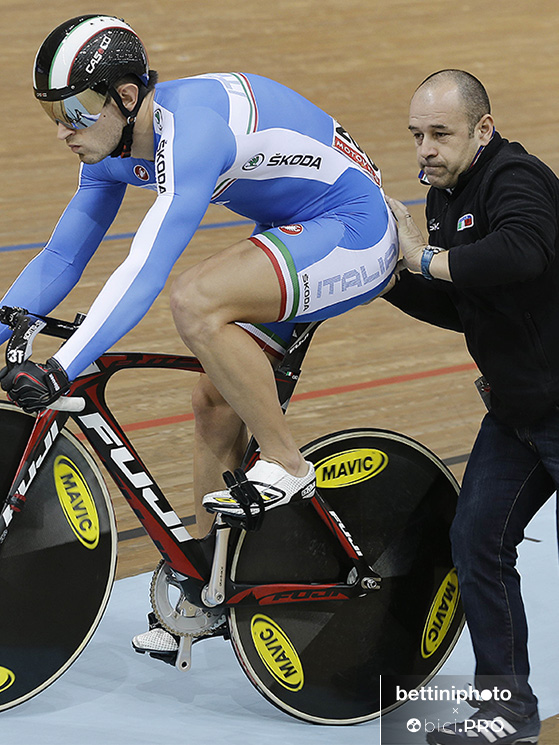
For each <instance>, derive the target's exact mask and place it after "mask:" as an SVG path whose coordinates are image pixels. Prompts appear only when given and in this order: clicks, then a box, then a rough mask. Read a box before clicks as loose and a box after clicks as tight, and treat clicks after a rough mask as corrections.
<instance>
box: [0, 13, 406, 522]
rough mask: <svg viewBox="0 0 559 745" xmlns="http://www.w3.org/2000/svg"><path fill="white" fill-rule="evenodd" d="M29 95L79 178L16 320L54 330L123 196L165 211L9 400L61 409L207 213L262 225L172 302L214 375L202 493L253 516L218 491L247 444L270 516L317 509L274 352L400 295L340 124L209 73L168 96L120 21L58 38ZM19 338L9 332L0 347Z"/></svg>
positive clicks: (390, 247)
mask: <svg viewBox="0 0 559 745" xmlns="http://www.w3.org/2000/svg"><path fill="white" fill-rule="evenodd" d="M34 90H35V96H36V98H37V100H38V101H39V102H40V103H41V105H42V107H43V109H44V110H45V112H46V113H47V114H48V115H49V117H50V118H51V119H52V121H53V122H54V123H55V124H56V128H57V130H56V131H57V136H58V139H59V140H60V141H61V142H63V143H65V144H66V145H67V146H68V147H69V148H70V150H71V151H72V152H73V153H75V154H76V155H77V156H78V159H79V160H80V162H81V164H80V173H79V185H78V189H77V192H76V193H75V195H74V196H73V198H72V200H71V201H70V203H69V205H68V206H67V208H66V210H65V211H64V213H63V215H62V217H61V219H60V221H59V222H58V224H57V225H56V228H55V230H54V232H53V234H52V236H51V238H50V240H49V242H48V243H47V245H46V246H45V248H44V249H43V250H42V251H41V252H40V253H39V254H38V256H36V257H35V258H34V260H33V261H32V262H31V263H30V264H29V265H28V266H27V267H26V268H25V269H24V270H23V272H22V273H21V274H20V276H19V277H18V278H17V279H16V281H15V283H14V284H13V285H12V287H11V288H10V290H9V291H8V292H7V294H6V295H5V297H4V299H3V302H4V303H6V304H9V305H16V306H17V305H21V306H24V307H25V308H28V309H29V310H30V311H31V312H35V313H39V314H46V313H49V312H50V311H51V310H52V309H53V308H54V307H55V306H56V305H57V304H58V303H60V301H61V300H62V299H63V298H64V297H65V296H66V295H67V294H68V292H69V291H70V290H71V289H72V287H74V285H75V284H76V283H77V282H78V280H79V278H80V275H81V273H82V272H83V270H84V268H85V266H86V264H87V262H88V261H89V260H90V258H91V257H92V255H93V253H94V252H95V250H96V249H97V248H98V246H99V244H100V242H101V241H102V239H103V236H104V235H105V233H106V231H107V230H108V228H109V227H110V225H111V223H112V221H113V220H114V218H115V216H116V214H117V212H118V210H119V208H120V205H121V202H122V199H123V196H124V192H125V190H126V187H127V185H133V186H138V187H142V188H151V189H153V190H154V191H155V192H156V199H155V201H154V203H153V206H152V207H151V208H150V210H149V211H148V212H147V214H146V216H145V218H144V220H143V222H142V224H141V225H140V227H139V229H138V231H137V233H136V236H135V237H134V240H133V241H132V245H131V248H130V253H129V255H128V257H127V258H126V259H125V261H124V262H123V263H122V264H121V265H120V266H119V267H118V268H117V269H116V271H115V272H114V273H113V274H112V275H111V276H110V277H109V278H108V280H107V281H106V283H105V285H104V287H103V288H102V289H101V291H100V293H99V295H98V296H97V298H96V300H95V301H94V303H93V304H92V306H91V308H90V310H89V313H88V315H87V318H86V319H85V321H84V322H83V323H82V325H81V326H80V327H79V329H78V330H77V331H76V332H75V333H74V335H73V336H72V338H71V339H70V340H68V341H67V342H66V343H65V344H64V345H63V346H62V347H61V348H60V349H59V350H58V351H57V352H56V354H54V356H53V357H51V358H50V359H49V360H48V361H47V362H46V363H45V364H36V363H34V362H32V361H30V360H28V361H27V362H25V363H23V364H21V365H19V366H17V367H16V368H14V369H13V370H12V371H10V372H9V373H7V372H6V371H3V373H2V375H3V378H2V386H3V388H4V389H5V390H7V391H8V394H9V396H10V398H11V399H13V400H14V401H15V402H16V403H18V404H19V405H21V406H22V407H23V408H24V409H26V410H28V411H36V410H40V409H42V408H44V407H45V405H47V404H48V403H50V402H52V401H53V400H54V399H56V398H57V397H58V396H60V395H62V394H64V393H65V392H66V391H67V390H68V387H69V382H70V381H71V380H73V379H74V378H75V377H76V376H78V375H80V373H82V372H83V371H84V370H85V369H86V368H87V366H88V365H89V364H90V363H92V362H93V361H94V360H95V359H96V358H97V357H98V356H99V355H100V354H102V353H103V352H105V351H106V350H107V349H108V348H109V347H111V346H112V345H114V344H115V342H117V341H118V340H119V339H120V338H121V337H123V336H124V335H125V334H126V333H127V332H128V331H129V330H130V329H131V328H132V327H133V326H135V325H136V324H137V323H138V322H139V321H140V320H141V318H142V317H143V316H144V314H145V313H146V312H147V310H148V309H149V307H150V306H151V304H152V303H153V301H154V300H155V298H156V297H157V295H158V294H159V293H160V292H161V290H162V289H163V287H164V285H165V282H166V280H167V278H168V275H169V273H170V271H171V269H172V267H173V265H174V263H175V262H176V260H177V259H178V257H179V256H180V255H181V253H182V252H183V250H184V249H185V247H186V246H187V245H188V243H189V241H190V239H191V238H192V236H193V235H194V232H195V231H196V229H197V227H198V225H199V223H200V221H201V219H202V217H203V216H204V213H205V211H206V209H207V207H208V205H209V204H221V205H226V206H227V207H228V208H229V209H230V210H232V211H233V212H236V213H237V214H240V215H243V216H244V217H248V218H250V219H252V220H254V222H255V223H256V227H255V229H254V232H253V234H252V236H251V237H250V238H249V239H247V240H243V241H241V242H240V243H237V244H235V245H233V246H230V247H229V248H227V249H225V250H223V251H220V252H218V253H216V254H215V255H213V256H212V257H210V258H208V259H206V260H205V261H203V262H201V263H200V264H198V265H197V266H195V267H194V268H193V269H189V270H188V271H186V272H184V273H183V274H182V275H181V276H180V277H179V278H178V279H177V280H176V281H175V282H174V284H173V287H172V290H171V308H172V313H173V318H174V321H175V324H176V326H177V329H178V331H179V334H180V336H181V337H182V339H183V340H184V342H185V343H186V344H187V345H188V347H189V348H190V349H191V350H192V352H193V353H194V354H195V355H196V356H197V357H199V359H200V361H201V363H202V365H203V367H204V370H205V371H206V373H207V376H202V378H201V381H200V383H199V386H198V389H197V391H196V392H195V396H194V402H193V406H194V411H195V415H196V435H195V437H196V445H195V480H196V487H195V490H196V492H197V493H198V495H199V496H201V495H203V494H204V493H206V492H211V493H209V494H207V495H206V497H205V499H204V505H205V507H206V509H208V510H209V511H217V510H218V509H219V511H221V512H224V513H229V514H232V515H235V514H242V513H241V512H240V507H239V505H238V503H237V502H236V501H235V500H234V499H233V498H232V497H231V496H230V494H229V493H228V492H227V491H225V490H223V486H221V490H220V489H219V477H220V474H221V473H222V472H223V470H227V469H229V468H231V467H232V466H233V467H235V466H237V465H238V461H239V453H240V452H241V448H242V443H243V442H244V439H245V428H246V427H248V429H249V430H250V431H251V432H252V433H253V434H254V436H255V437H256V439H257V441H258V442H259V445H260V448H261V459H260V461H259V462H258V463H257V464H256V465H255V466H254V467H253V468H252V469H251V470H250V471H249V473H248V477H249V479H250V480H251V481H254V482H257V484H258V489H259V491H260V492H262V494H263V499H264V504H265V506H267V507H274V506H277V505H278V504H284V503H286V502H288V501H290V500H292V499H301V498H307V497H311V496H312V495H313V493H314V484H315V476H314V470H313V467H312V465H311V464H310V463H307V462H305V461H304V460H303V458H302V456H301V454H300V452H299V450H298V448H297V446H296V445H295V442H294V439H293V437H292V435H291V433H290V431H289V429H288V427H287V425H286V422H285V418H284V416H283V414H282V411H281V408H280V406H279V404H278V401H277V395H276V391H275V384H274V377H273V371H272V367H271V365H270V363H269V360H268V359H267V357H266V354H265V353H264V351H266V353H267V354H268V355H269V356H271V357H273V356H281V353H282V350H283V349H284V347H285V344H286V341H287V340H288V339H289V336H290V333H291V329H292V325H293V323H294V322H296V321H307V320H309V321H310V320H313V319H323V318H328V317H331V316H335V315H337V314H340V313H342V312H344V311H346V310H349V309H350V308H352V307H354V306H356V305H359V304H361V303H363V302H366V301H368V300H370V299H372V298H373V297H375V296H377V295H379V294H380V293H381V292H382V291H384V290H385V289H386V288H387V287H388V286H389V283H390V282H391V280H392V277H393V270H394V267H395V264H396V261H397V232H396V229H395V225H394V220H393V217H392V215H391V213H390V211H389V209H388V208H387V206H386V203H385V199H384V195H383V192H382V188H381V180H380V174H379V171H378V169H377V167H376V166H375V164H374V163H373V162H372V161H371V160H370V159H369V157H368V156H367V155H366V154H365V153H364V152H363V151H362V150H361V149H360V148H359V147H358V145H357V144H356V143H355V141H354V140H353V139H352V138H351V136H350V135H349V134H348V133H347V132H346V130H345V129H343V127H341V126H340V125H339V124H338V123H337V122H336V121H335V120H334V119H332V117H330V116H328V115H327V114H326V113H324V112H323V111H321V110H320V109H319V108H317V107H316V106H314V105H313V104H312V103H310V102H309V101H307V100H305V99H304V98H302V97H301V96H300V95H298V94H297V93H295V92H294V91H292V90H289V89H288V88H286V87H284V86H282V85H280V84H279V83H276V82H273V81H271V80H268V79H265V78H262V77H259V76H257V75H252V74H250V75H245V74H240V73H215V74H207V75H200V76H197V77H192V78H186V79H181V80H174V81H169V82H164V83H157V73H155V71H153V70H150V69H149V66H148V59H147V54H146V51H145V49H144V46H143V44H142V42H141V41H140V39H139V38H138V36H137V35H136V33H135V32H134V31H133V30H132V28H130V26H129V25H128V24H126V23H125V22H124V21H122V20H120V19H118V18H115V17H111V16H104V15H84V16H80V17H77V18H73V19H71V20H69V21H66V22H65V23H62V24H61V25H60V26H58V27H57V28H56V29H54V31H52V32H51V33H50V34H49V36H48V37H47V38H46V39H45V41H44V42H43V44H42V45H41V47H40V49H39V51H38V53H37V57H36V59H35V67H34ZM262 324H264V325H262ZM8 335H9V331H8V329H6V328H3V329H2V333H1V335H0V342H3V341H5V340H6V339H7V338H8ZM263 350H264V351H263ZM197 512H198V514H200V512H201V509H200V508H198V510H197Z"/></svg>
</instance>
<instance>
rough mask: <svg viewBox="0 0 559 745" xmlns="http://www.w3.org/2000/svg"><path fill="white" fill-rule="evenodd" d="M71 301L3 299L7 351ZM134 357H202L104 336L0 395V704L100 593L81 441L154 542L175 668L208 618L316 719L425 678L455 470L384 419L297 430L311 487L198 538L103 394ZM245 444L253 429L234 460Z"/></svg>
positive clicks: (270, 695) (441, 639) (33, 679)
mask: <svg viewBox="0 0 559 745" xmlns="http://www.w3.org/2000/svg"><path fill="white" fill-rule="evenodd" d="M81 320H83V317H77V318H76V321H75V322H73V323H68V322H65V321H61V320H58V319H55V318H51V317H42V316H37V315H32V314H29V313H27V312H26V311H24V310H21V309H17V308H16V309H14V308H6V307H4V308H2V309H1V310H0V321H2V322H3V323H5V324H7V325H9V326H11V328H12V329H14V331H13V334H12V337H11V340H10V341H9V342H8V346H7V351H6V359H7V364H8V365H14V364H18V363H21V362H22V361H23V360H24V359H27V358H28V357H29V356H30V355H31V350H32V342H33V339H34V338H35V337H36V335H37V334H38V333H39V332H42V333H45V334H48V335H51V336H56V337H59V338H62V339H66V338H68V337H69V336H70V335H71V334H72V333H73V332H74V331H75V329H76V328H77V327H78V325H79V323H80V321H81ZM317 326H318V324H317V323H314V324H307V325H298V326H297V327H296V328H295V331H294V335H293V339H292V342H291V345H290V347H289V349H288V351H287V352H286V354H285V357H284V359H283V362H282V363H281V364H280V365H279V367H278V368H277V369H276V371H275V375H276V382H277V388H278V396H279V398H280V401H281V403H282V406H283V407H284V409H285V408H286V407H287V404H288V402H289V399H290V398H291V396H292V394H293V390H294V388H295V385H296V382H297V380H298V378H299V375H300V370H301V364H302V361H303V358H304V356H305V353H306V351H307V349H308V347H309V344H310V341H311V338H312V336H313V333H314V331H315V330H316V327H317ZM140 368H157V369H169V370H184V371H189V372H195V373H200V372H202V367H201V365H200V363H199V361H198V360H197V359H195V358H194V357H189V356H174V355H163V354H142V353H107V354H104V355H102V356H101V357H100V358H99V359H98V360H97V361H96V362H95V364H94V365H92V366H90V367H89V368H88V369H87V370H86V371H84V373H82V375H81V376H79V377H78V378H77V379H76V380H75V381H74V382H73V383H72V385H71V388H70V391H69V393H68V396H67V397H63V398H61V399H59V401H58V402H55V405H56V406H57V408H54V406H55V405H53V408H49V409H45V410H44V411H42V412H40V413H39V414H38V415H37V416H31V415H29V414H26V413H24V412H23V411H22V410H21V409H19V408H17V407H16V406H14V405H12V404H10V403H7V402H6V403H1V404H0V442H1V448H0V465H1V468H0V482H1V483H0V489H1V493H2V494H3V495H4V497H3V498H2V503H3V507H2V511H1V513H0V600H1V613H0V710H4V709H8V708H10V707H13V706H15V705H17V704H20V703H22V702H24V701H27V700H28V699H30V698H31V697H32V696H34V695H36V694H38V693H40V692H41V691H42V690H44V689H45V688H46V687H47V686H48V685H49V684H51V683H53V682H54V681H55V680H56V679H57V678H58V677H59V676H60V675H62V674H63V673H64V672H65V670H66V669H67V668H68V667H69V666H70V665H71V664H72V663H73V662H74V661H75V659H76V658H77V657H78V655H79V654H80V652H81V651H82V650H83V649H84V647H85V645H86V644H87V642H88V641H89V639H90V638H91V636H92V635H93V633H94V631H95V629H96V627H97V625H98V623H99V621H100V619H101V617H102V615H103V612H104V610H105V607H106V605H107V602H108V600H109V595H110V590H111V587H112V584H113V581H114V574H115V565H116V548H117V545H116V544H117V540H116V535H117V534H116V528H115V520H114V517H113V510H112V505H111V501H110V497H109V493H108V490H107V487H106V485H105V483H104V481H103V477H102V474H101V472H100V470H99V467H98V465H97V463H96V459H99V460H100V461H101V462H102V464H103V465H104V467H105V469H106V470H107V471H108V473H109V474H110V475H111V477H112V478H113V479H114V481H115V483H116V484H117V486H118V487H119V489H120V491H121V492H122V494H123V495H124V497H125V498H126V500H127V501H128V503H129V504H130V506H131V508H132V509H133V511H134V513H135V515H136V517H137V518H138V519H139V521H140V523H141V524H142V525H143V527H144V528H145V530H146V532H147V533H148V535H149V536H150V537H151V539H152V541H153V543H154V544H155V546H156V547H157V548H158V550H159V552H160V553H161V557H162V558H161V561H160V563H159V565H158V566H157V568H156V570H155V572H154V574H153V577H152V580H151V586H150V596H151V603H152V606H153V612H154V614H155V616H156V617H157V619H158V621H159V622H160V623H161V624H162V625H163V626H164V627H165V628H166V629H168V630H169V631H171V632H172V633H173V634H175V635H177V636H178V637H179V639H180V643H179V650H178V653H177V658H176V662H175V665H176V667H177V668H178V669H179V670H182V671H186V670H189V669H190V667H191V647H192V644H193V642H197V641H200V640H203V639H205V638H208V637H212V636H223V637H224V638H225V639H228V640H230V642H231V644H232V646H233V649H234V651H235V654H236V656H237V659H238V661H239V663H240V666H241V668H242V669H243V671H244V672H245V673H246V675H247V676H248V678H249V680H250V681H251V682H252V683H253V685H254V686H255V687H256V688H257V690H258V691H259V692H260V693H261V694H262V695H263V696H265V698H266V699H268V701H270V702H271V703H272V704H274V705H276V706H277V707H279V708H280V709H281V710H283V711H284V712H286V713H288V714H290V715H292V716H294V717H297V718H300V719H303V720H306V721H309V722H313V723H317V724H354V723H358V722H364V721H367V720H370V719H374V718H375V717H377V716H379V715H380V714H382V713H386V712H389V711H390V710H392V709H393V708H395V707H396V706H398V705H399V703H400V702H399V701H398V698H397V696H396V687H397V686H398V685H400V686H402V687H406V688H407V689H411V688H418V687H420V686H421V685H423V684H424V683H426V682H427V681H428V680H429V679H430V678H431V677H432V676H433V675H434V674H435V673H436V672H437V670H438V669H439V668H440V667H441V665H442V664H443V662H444V661H445V659H446V658H447V656H448V655H449V653H450V651H451V650H452V647H453V646H454V644H455V642H456V640H457V638H458V636H459V634H460V632H461V629H462V626H463V623H464V618H463V612H462V608H461V605H460V597H459V589H458V584H457V581H456V572H455V570H454V568H453V565H452V560H451V554H450V545H449V538H448V531H449V526H450V523H451V521H452V518H453V515H454V511H455V506H456V499H457V492H458V486H457V483H456V481H455V479H454V478H453V476H452V474H451V473H450V471H449V470H448V469H447V468H446V466H445V465H444V464H443V463H442V462H441V461H440V460H439V459H438V458H437V457H436V456H435V455H434V454H433V453H432V452H430V451H429V450H428V449H427V448H425V447H424V446H423V445H421V444H419V443H417V442H415V441H414V440H412V439H410V438H409V437H407V436H404V435H402V434H398V433H395V432H390V431H384V430H378V429H373V428H361V429H346V430H343V431H339V432H335V433H332V434H327V435H325V436H322V437H320V438H318V439H316V440H314V441H313V442H310V443H309V444H307V445H306V446H305V447H304V448H302V452H303V454H304V457H305V458H306V459H308V460H311V461H312V462H313V463H314V465H315V469H316V473H317V486H318V489H317V494H316V496H315V497H313V498H312V499H311V500H306V501H304V502H300V503H296V504H293V505H291V504H288V505H285V506H282V507H281V508H278V509H275V510H272V511H270V512H267V513H266V514H265V517H264V519H263V520H262V521H261V525H260V526H259V529H258V530H254V529H252V530H248V529H244V528H243V527H242V526H239V525H238V524H236V525H229V524H227V523H226V522H225V521H224V519H223V518H222V517H221V516H218V518H217V520H216V522H215V524H214V527H213V528H212V529H211V530H210V532H209V533H208V535H207V536H205V537H204V538H203V539H194V538H193V537H192V536H191V535H190V534H189V533H188V531H187V529H186V527H185V526H184V525H183V523H182V521H181V519H180V518H179V517H178V515H177V514H176V513H175V511H174V510H173V509H172V507H171V505H170V504H169V502H168V501H167V499H166V498H165V496H164V494H163V493H162V491H161V489H160V488H159V486H158V485H157V483H156V481H155V479H154V477H153V476H152V475H151V474H150V472H149V471H148V469H147V467H146V466H145V464H144V463H143V462H142V460H141V458H140V456H139V455H138V453H137V452H136V450H135V449H134V447H133V445H132V443H131V442H130V440H129V439H128V437H127V435H126V434H125V432H124V430H123V428H122V427H121V426H120V424H119V423H118V421H117V420H116V418H115V416H114V415H113V413H112V412H111V410H110V408H109V406H108V404H107V401H106V396H105V392H106V386H107V383H108V381H109V380H110V379H111V377H112V376H113V375H114V374H116V373H118V372H119V371H121V370H124V369H135V370H137V369H140ZM61 407H63V408H61ZM70 417H71V418H72V420H73V421H74V422H76V423H77V425H78V426H79V428H80V429H81V432H82V433H83V435H84V439H85V440H86V441H87V442H88V443H89V446H90V447H89V449H86V448H85V447H84V445H82V443H81V442H80V440H79V439H78V438H77V437H75V436H74V435H73V434H72V433H71V432H70V431H69V430H68V429H67V427H66V425H67V423H68V420H69V418H70ZM91 452H93V453H94V454H95V457H94V456H93V455H92V454H91ZM257 457H258V445H257V443H256V442H254V440H251V442H250V444H249V446H248V449H247V452H246V455H245V458H244V462H243V464H242V468H243V469H244V470H246V469H247V468H249V467H250V465H251V464H252V463H253V462H254V461H255V459H256V458H257ZM240 473H241V474H242V471H241V472H240ZM237 481H239V479H237ZM238 487H239V485H238V483H237V484H236V485H235V484H233V485H232V488H238ZM246 527H248V526H246ZM251 527H255V526H251Z"/></svg>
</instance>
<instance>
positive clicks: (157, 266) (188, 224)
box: [55, 108, 235, 379]
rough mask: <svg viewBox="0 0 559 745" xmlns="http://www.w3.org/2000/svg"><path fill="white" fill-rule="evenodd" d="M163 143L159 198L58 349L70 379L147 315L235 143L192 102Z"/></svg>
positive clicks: (214, 119)
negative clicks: (123, 256)
mask: <svg viewBox="0 0 559 745" xmlns="http://www.w3.org/2000/svg"><path fill="white" fill-rule="evenodd" d="M161 142H162V143H164V144H163V150H161V148H162V146H161V143H160V147H159V155H158V156H156V158H157V163H158V183H159V193H158V196H157V199H156V200H155V202H154V204H153V206H152V207H151V209H150V210H149V212H148V213H147V215H146V217H145V218H144V220H143V222H142V224H141V226H140V228H139V229H138V231H137V233H136V236H135V238H134V240H133V242H132V246H131V249H130V253H129V255H128V257H127V258H126V260H125V261H124V262H123V263H122V264H121V265H120V266H119V267H118V268H117V270H116V271H115V272H114V273H113V274H112V275H111V277H110V278H109V279H108V281H107V282H106V284H105V286H104V287H103V289H102V290H101V292H100V294H99V295H98V297H97V298H96V300H95V301H94V303H93V305H92V306H91V308H90V310H89V312H88V314H87V318H86V320H85V321H84V322H83V323H82V325H81V326H80V327H79V329H78V330H77V331H76V332H75V333H74V334H73V336H72V338H71V339H69V340H68V341H67V342H66V343H65V344H64V346H63V347H61V349H60V350H59V351H58V352H57V353H56V355H55V358H56V360H57V361H58V362H59V364H60V365H62V367H63V368H64V369H65V370H66V372H67V373H68V375H69V377H70V379H73V378H75V377H76V375H79V373H80V372H82V371H83V370H84V369H85V368H86V367H87V366H88V365H89V364H90V363H91V362H93V361H94V360H95V359H96V358H97V357H99V356H100V355H101V354H103V352H105V351H106V350H107V349H109V348H110V347H111V346H113V345H114V344H115V342H117V341H118V340H119V339H121V338H122V337H123V336H124V335H125V334H126V333H127V332H128V331H130V329H132V328H133V327H134V326H135V325H136V324H137V323H138V322H139V321H140V320H141V319H142V318H143V316H144V315H145V314H146V313H147V311H148V310H149V308H150V306H151V305H152V303H153V302H154V300H155V298H156V297H157V295H158V294H159V293H160V292H161V290H162V289H163V287H164V286H165V282H166V280H167V277H168V276H169V273H170V272H171V269H172V267H173V265H174V263H175V262H176V260H177V259H178V258H179V256H180V255H181V253H182V252H183V250H184V249H185V247H186V246H187V244H188V243H189V241H190V239H191V238H192V236H193V235H194V232H195V231H196V229H197V227H198V225H199V223H200V221H201V219H202V217H203V216H204V214H205V212H206V209H207V207H208V205H209V203H210V199H211V196H212V193H213V189H214V188H215V184H216V181H217V179H218V177H219V175H220V173H222V172H223V171H224V170H225V169H226V168H227V167H228V165H229V163H230V162H231V157H232V153H234V147H235V144H234V138H233V135H232V133H231V130H230V129H229V127H228V125H227V124H226V122H225V121H224V120H223V119H222V118H221V117H219V116H218V115H217V114H216V113H215V112H213V111H211V110H210V109H194V108H193V109H190V110H189V112H188V118H186V117H183V120H181V121H179V122H177V123H175V121H174V119H173V120H171V121H170V122H169V123H167V124H166V125H165V129H164V131H163V132H162V135H161ZM162 161H164V168H163V166H162ZM163 172H164V178H163V176H162V173H163Z"/></svg>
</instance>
